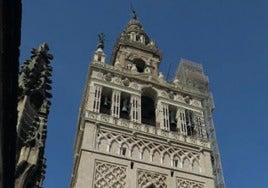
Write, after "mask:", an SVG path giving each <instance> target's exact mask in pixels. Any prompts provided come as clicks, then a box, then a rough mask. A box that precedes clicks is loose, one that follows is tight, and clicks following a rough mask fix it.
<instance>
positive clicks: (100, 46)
mask: <svg viewBox="0 0 268 188" xmlns="http://www.w3.org/2000/svg"><path fill="white" fill-rule="evenodd" d="M98 37H99V42H98V46H97V49H99V48H101V49H104V40H105V35H104V34H103V33H100V34H98Z"/></svg>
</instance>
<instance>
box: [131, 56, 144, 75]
mask: <svg viewBox="0 0 268 188" xmlns="http://www.w3.org/2000/svg"><path fill="white" fill-rule="evenodd" d="M133 64H135V65H136V67H137V71H138V72H144V69H145V62H144V61H143V60H142V59H134V60H133Z"/></svg>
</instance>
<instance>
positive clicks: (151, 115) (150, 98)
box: [141, 88, 156, 126]
mask: <svg viewBox="0 0 268 188" xmlns="http://www.w3.org/2000/svg"><path fill="white" fill-rule="evenodd" d="M155 98H156V92H155V91H154V90H153V89H150V88H146V89H143V92H142V96H141V122H142V123H144V124H148V125H151V126H156V120H155Z"/></svg>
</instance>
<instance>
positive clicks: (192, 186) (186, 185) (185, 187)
mask: <svg viewBox="0 0 268 188" xmlns="http://www.w3.org/2000/svg"><path fill="white" fill-rule="evenodd" d="M204 187H205V184H204V183H203V182H197V181H193V180H188V179H184V178H180V177H178V178H177V188H204Z"/></svg>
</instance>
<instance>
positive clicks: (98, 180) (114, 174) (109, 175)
mask: <svg viewBox="0 0 268 188" xmlns="http://www.w3.org/2000/svg"><path fill="white" fill-rule="evenodd" d="M94 180H95V181H94V187H95V188H108V187H114V188H125V187H126V167H125V166H121V165H117V164H113V163H109V162H104V161H96V162H95V176H94Z"/></svg>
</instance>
